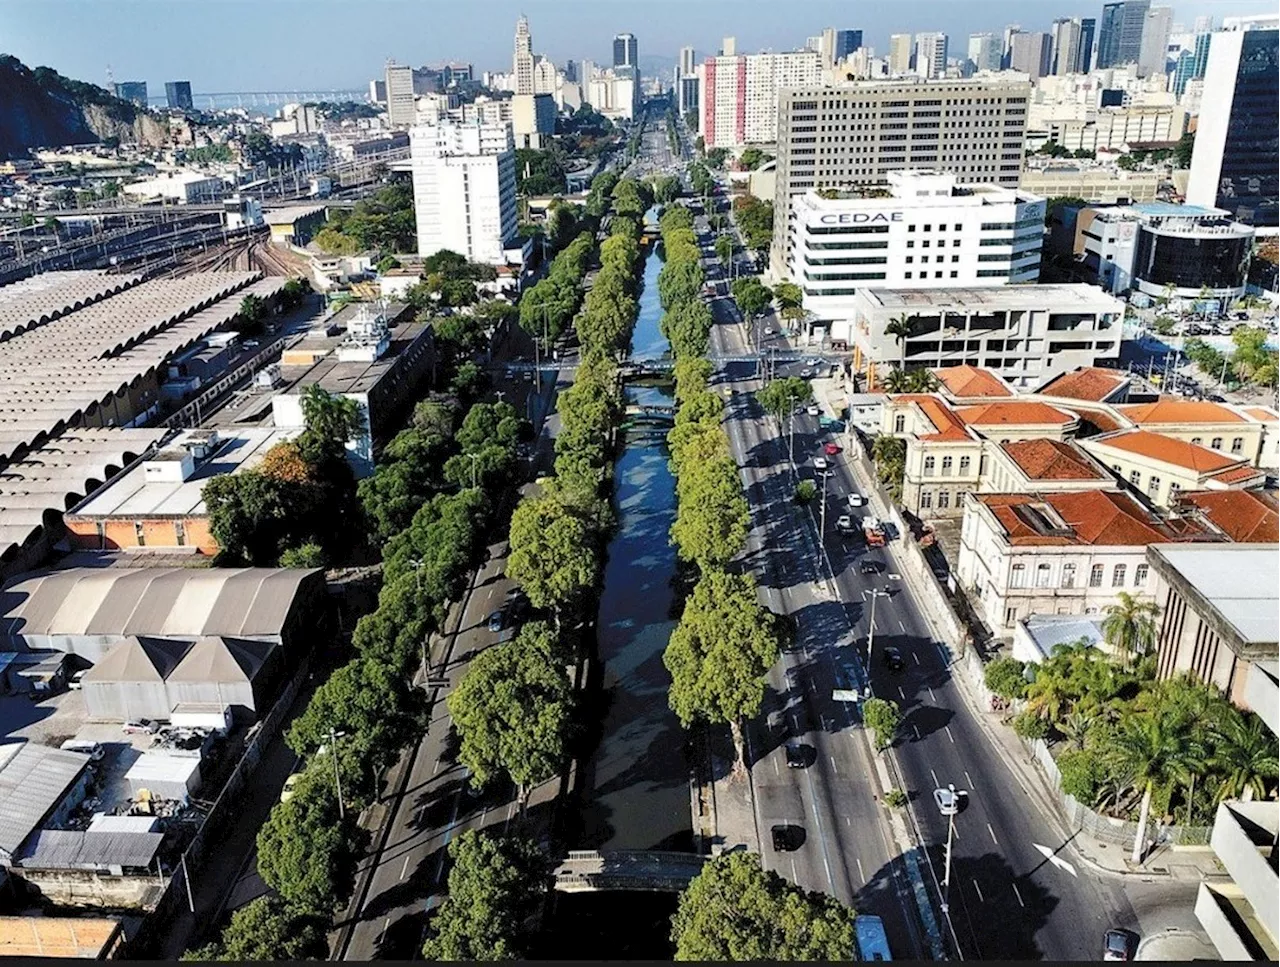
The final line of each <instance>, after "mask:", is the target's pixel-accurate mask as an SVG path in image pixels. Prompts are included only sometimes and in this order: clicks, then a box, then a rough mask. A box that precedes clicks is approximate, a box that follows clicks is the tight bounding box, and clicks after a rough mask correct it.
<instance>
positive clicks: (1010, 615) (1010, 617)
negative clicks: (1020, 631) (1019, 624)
mask: <svg viewBox="0 0 1280 967" xmlns="http://www.w3.org/2000/svg"><path fill="white" fill-rule="evenodd" d="M1017 620H1018V609H1017V608H1005V609H1004V623H1005V624H1007V625H1011V624H1013V623H1014V622H1015V621H1017Z"/></svg>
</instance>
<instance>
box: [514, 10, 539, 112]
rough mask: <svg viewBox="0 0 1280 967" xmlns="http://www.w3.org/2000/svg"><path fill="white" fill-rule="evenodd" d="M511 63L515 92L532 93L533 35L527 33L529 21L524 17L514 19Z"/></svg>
mask: <svg viewBox="0 0 1280 967" xmlns="http://www.w3.org/2000/svg"><path fill="white" fill-rule="evenodd" d="M512 65H513V66H512V72H513V73H514V74H515V75H516V93H517V94H532V93H534V90H533V35H532V34H530V33H529V21H528V20H527V19H525V18H524V17H521V18H520V19H519V20H517V21H516V46H515V57H514V60H513V62H512Z"/></svg>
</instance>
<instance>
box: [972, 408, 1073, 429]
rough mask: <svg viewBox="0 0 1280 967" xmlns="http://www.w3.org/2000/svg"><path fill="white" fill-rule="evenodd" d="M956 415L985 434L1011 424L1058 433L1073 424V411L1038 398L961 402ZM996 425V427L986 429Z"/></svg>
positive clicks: (1007, 427) (1070, 427)
mask: <svg viewBox="0 0 1280 967" xmlns="http://www.w3.org/2000/svg"><path fill="white" fill-rule="evenodd" d="M956 415H957V416H958V417H959V418H960V419H961V420H963V421H964V422H965V423H966V424H967V425H969V426H973V427H978V428H980V429H983V430H984V431H986V432H987V433H988V435H989V434H990V433H992V432H994V433H1004V432H1007V431H1008V429H1009V428H1011V427H1036V428H1037V429H1040V430H1044V429H1046V428H1050V429H1054V430H1056V431H1057V432H1058V433H1059V434H1066V433H1068V432H1069V431H1070V430H1071V429H1073V428H1074V427H1075V425H1076V416H1075V414H1074V413H1069V412H1067V411H1066V410H1061V409H1058V408H1057V407H1055V406H1050V405H1049V404H1048V403H1041V402H1039V401H1038V400H1018V401H1016V402H1008V403H983V404H981V405H978V406H964V407H961V408H960V409H958V410H956ZM997 427H998V428H999V429H991V430H988V428H997Z"/></svg>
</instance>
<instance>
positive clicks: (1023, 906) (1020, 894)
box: [1011, 883, 1027, 909]
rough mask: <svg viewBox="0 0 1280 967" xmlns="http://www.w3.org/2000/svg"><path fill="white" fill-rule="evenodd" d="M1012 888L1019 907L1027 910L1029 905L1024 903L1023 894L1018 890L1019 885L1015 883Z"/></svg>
mask: <svg viewBox="0 0 1280 967" xmlns="http://www.w3.org/2000/svg"><path fill="white" fill-rule="evenodd" d="M1011 886H1012V887H1013V895H1014V896H1016V897H1017V898H1018V906H1020V907H1022V908H1023V909H1026V906H1027V905H1026V904H1025V903H1023V902H1022V892H1021V891H1020V890H1019V889H1018V884H1016V883H1013V884H1011Z"/></svg>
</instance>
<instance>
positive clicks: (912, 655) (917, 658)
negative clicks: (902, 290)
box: [911, 651, 920, 665]
mask: <svg viewBox="0 0 1280 967" xmlns="http://www.w3.org/2000/svg"><path fill="white" fill-rule="evenodd" d="M911 657H912V658H914V659H915V660H916V664H917V665H918V664H920V656H919V655H917V654H916V653H915V652H914V651H913V652H912V653H911Z"/></svg>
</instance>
